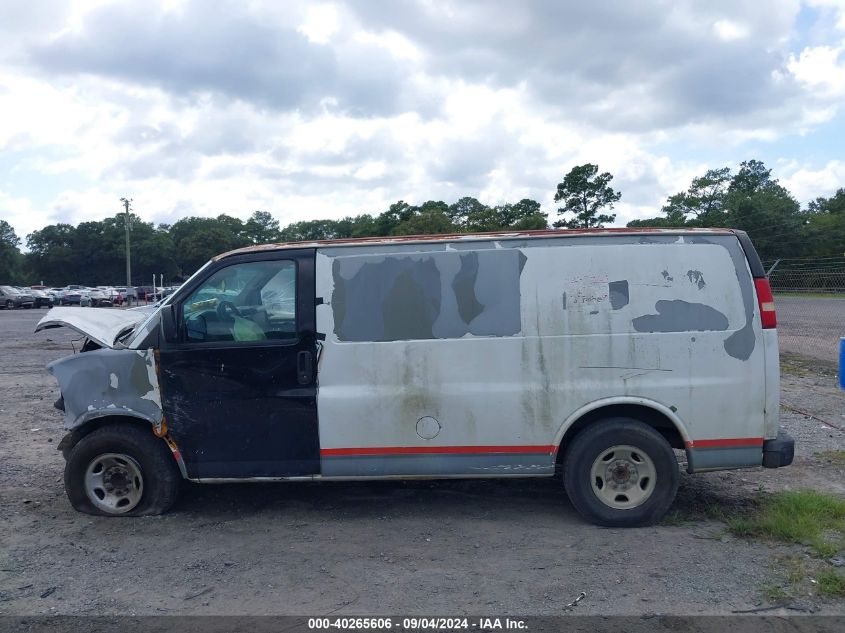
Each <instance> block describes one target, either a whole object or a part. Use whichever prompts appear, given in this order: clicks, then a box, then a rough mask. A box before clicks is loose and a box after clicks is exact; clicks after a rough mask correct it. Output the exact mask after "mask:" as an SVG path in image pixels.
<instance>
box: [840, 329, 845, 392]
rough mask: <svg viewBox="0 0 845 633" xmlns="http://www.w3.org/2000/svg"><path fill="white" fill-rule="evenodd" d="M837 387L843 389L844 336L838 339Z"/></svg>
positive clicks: (844, 384)
mask: <svg viewBox="0 0 845 633" xmlns="http://www.w3.org/2000/svg"><path fill="white" fill-rule="evenodd" d="M839 387H840V388H842V389H845V336H843V337H842V338H840V339H839Z"/></svg>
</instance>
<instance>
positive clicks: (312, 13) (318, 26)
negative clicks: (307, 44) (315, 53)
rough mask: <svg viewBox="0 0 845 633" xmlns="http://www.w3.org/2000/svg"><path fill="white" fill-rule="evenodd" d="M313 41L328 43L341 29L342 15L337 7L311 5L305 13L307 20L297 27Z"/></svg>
mask: <svg viewBox="0 0 845 633" xmlns="http://www.w3.org/2000/svg"><path fill="white" fill-rule="evenodd" d="M297 30H298V31H300V32H301V33H304V34H305V36H306V37H307V38H308V40H309V41H311V42H316V43H317V44H328V43H329V42H330V41H331V39H332V36H334V35H335V34H336V33H337V32H338V31H339V30H340V16H339V15H338V10H337V7H334V6H332V5H320V6H314V7H310V8H309V9H308V10H307V12H306V15H305V21H304V22H303V23H302V24H301V25H300V26H299V28H298V29H297Z"/></svg>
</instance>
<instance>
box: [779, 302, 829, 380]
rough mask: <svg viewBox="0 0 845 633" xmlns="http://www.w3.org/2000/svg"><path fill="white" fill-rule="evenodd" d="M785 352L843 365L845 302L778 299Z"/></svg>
mask: <svg viewBox="0 0 845 633" xmlns="http://www.w3.org/2000/svg"><path fill="white" fill-rule="evenodd" d="M775 307H776V308H777V313H778V335H779V339H780V347H781V350H783V351H785V352H788V353H792V354H803V355H804V356H810V357H813V358H818V359H822V360H826V361H829V362H833V363H838V362H839V338H840V337H841V336H845V299H835V298H824V297H783V296H778V297H776V298H775Z"/></svg>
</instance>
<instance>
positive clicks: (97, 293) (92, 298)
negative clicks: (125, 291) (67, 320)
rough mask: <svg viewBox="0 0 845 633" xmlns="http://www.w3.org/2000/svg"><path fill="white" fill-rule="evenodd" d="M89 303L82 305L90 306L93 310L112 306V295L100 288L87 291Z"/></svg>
mask: <svg viewBox="0 0 845 633" xmlns="http://www.w3.org/2000/svg"><path fill="white" fill-rule="evenodd" d="M86 292H87V295H88V296H87V301H86V302H85V303H84V304H81V305H88V306H90V307H92V308H98V307H105V306H111V304H112V300H111V295H110V294H109V293H107V292H106V291H105V290H101V289H100V288H88V289H87V291H86Z"/></svg>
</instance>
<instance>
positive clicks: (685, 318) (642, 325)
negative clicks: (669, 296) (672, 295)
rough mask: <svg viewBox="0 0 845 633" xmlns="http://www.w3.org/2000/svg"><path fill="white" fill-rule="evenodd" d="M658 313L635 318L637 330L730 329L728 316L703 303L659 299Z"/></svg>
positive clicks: (691, 330) (702, 330) (689, 330)
mask: <svg viewBox="0 0 845 633" xmlns="http://www.w3.org/2000/svg"><path fill="white" fill-rule="evenodd" d="M654 309H655V310H657V314H644V315H643V316H641V317H637V318H636V319H634V320H633V325H634V329H635V330H636V331H637V332H706V331H714V330H715V331H723V330H727V329H728V317H726V316H725V315H724V314H722V313H721V312H719V311H718V310H717V309H716V308H713V307H711V306H708V305H704V304H703V303H689V302H687V301H681V300H680V299H675V300H673V301H658V302H657V303H656V304H655V306H654Z"/></svg>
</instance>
